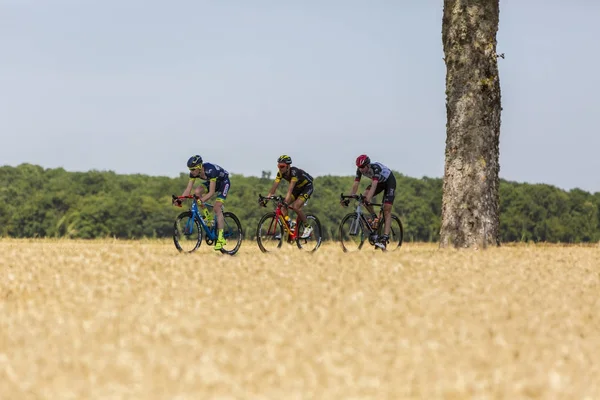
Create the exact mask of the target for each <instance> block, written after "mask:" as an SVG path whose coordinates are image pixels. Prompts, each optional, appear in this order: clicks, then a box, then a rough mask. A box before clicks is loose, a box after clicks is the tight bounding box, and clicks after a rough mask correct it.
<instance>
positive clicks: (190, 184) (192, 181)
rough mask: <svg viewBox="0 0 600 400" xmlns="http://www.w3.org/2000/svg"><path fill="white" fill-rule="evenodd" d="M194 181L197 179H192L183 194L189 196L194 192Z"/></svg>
mask: <svg viewBox="0 0 600 400" xmlns="http://www.w3.org/2000/svg"><path fill="white" fill-rule="evenodd" d="M194 181H195V179H190V181H189V182H188V184H187V187H186V188H185V190H184V191H183V194H182V196H189V195H190V193H191V192H192V188H193V187H194Z"/></svg>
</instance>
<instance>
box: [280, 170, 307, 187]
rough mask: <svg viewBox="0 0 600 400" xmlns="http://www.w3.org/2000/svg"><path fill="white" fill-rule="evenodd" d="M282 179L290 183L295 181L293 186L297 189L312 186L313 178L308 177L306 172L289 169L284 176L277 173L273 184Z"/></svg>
mask: <svg viewBox="0 0 600 400" xmlns="http://www.w3.org/2000/svg"><path fill="white" fill-rule="evenodd" d="M282 179H284V180H286V181H288V182H290V183H291V182H293V181H297V182H296V186H295V187H297V188H300V187H303V186H306V185H308V184H310V185H312V183H313V177H312V176H310V175H309V174H308V173H307V172H306V171H304V170H302V169H300V168H297V167H290V168H289V169H288V170H287V172H286V173H285V174H282V173H281V171H277V176H276V177H275V182H280V181H281V180H282Z"/></svg>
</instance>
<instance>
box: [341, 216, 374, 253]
mask: <svg viewBox="0 0 600 400" xmlns="http://www.w3.org/2000/svg"><path fill="white" fill-rule="evenodd" d="M367 236H368V233H366V232H365V230H364V229H363V223H362V221H361V219H360V215H359V214H357V213H350V214H348V215H346V216H345V217H344V218H343V219H342V222H341V223H340V232H339V238H340V243H341V244H342V250H344V252H345V253H347V252H352V251H358V250H360V249H362V247H363V244H364V243H365V239H366V238H367Z"/></svg>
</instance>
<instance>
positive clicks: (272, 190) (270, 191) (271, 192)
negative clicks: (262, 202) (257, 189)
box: [267, 179, 280, 197]
mask: <svg viewBox="0 0 600 400" xmlns="http://www.w3.org/2000/svg"><path fill="white" fill-rule="evenodd" d="M279 182H280V180H279V179H275V181H274V182H273V186H271V190H269V193H267V197H271V196H273V195H274V194H275V191H276V190H277V186H279Z"/></svg>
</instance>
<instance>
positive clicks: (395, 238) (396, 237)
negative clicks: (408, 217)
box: [377, 215, 404, 251]
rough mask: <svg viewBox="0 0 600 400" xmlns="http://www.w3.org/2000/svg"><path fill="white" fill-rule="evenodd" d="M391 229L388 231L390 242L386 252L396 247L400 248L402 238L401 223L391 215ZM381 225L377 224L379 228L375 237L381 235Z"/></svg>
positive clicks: (402, 229)
mask: <svg viewBox="0 0 600 400" xmlns="http://www.w3.org/2000/svg"><path fill="white" fill-rule="evenodd" d="M390 223H391V224H392V227H391V229H390V241H389V242H388V245H387V246H386V250H387V251H394V250H396V249H397V248H398V247H400V246H402V240H403V238H404V228H403V227H402V221H400V218H398V216H396V215H392V218H391V220H390ZM383 225H384V224H383V223H380V224H379V228H378V229H377V235H379V236H381V235H383Z"/></svg>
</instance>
